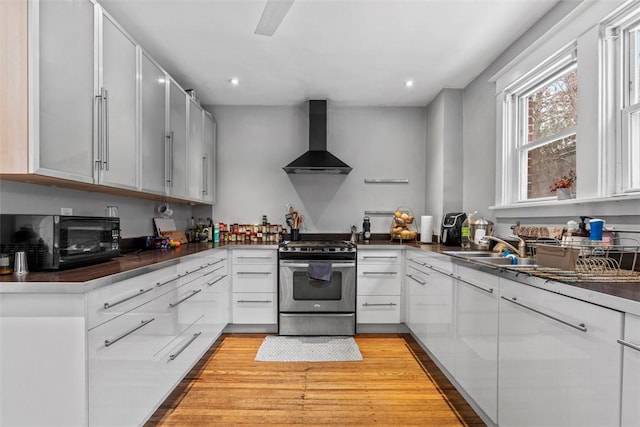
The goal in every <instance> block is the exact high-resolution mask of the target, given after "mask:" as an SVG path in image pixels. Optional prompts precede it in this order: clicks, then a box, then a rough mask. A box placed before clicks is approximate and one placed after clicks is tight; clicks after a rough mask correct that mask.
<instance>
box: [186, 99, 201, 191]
mask: <svg viewBox="0 0 640 427" xmlns="http://www.w3.org/2000/svg"><path fill="white" fill-rule="evenodd" d="M203 117H204V115H203V112H202V108H201V107H200V106H199V105H198V104H197V103H196V102H195V101H194V100H193V99H189V140H188V144H187V196H188V197H189V198H190V199H194V200H201V199H202V198H203V194H204V193H203V192H204V182H203V171H204V163H205V161H206V157H205V155H204V151H203V150H202V131H203Z"/></svg>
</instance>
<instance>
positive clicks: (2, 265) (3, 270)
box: [0, 254, 13, 275]
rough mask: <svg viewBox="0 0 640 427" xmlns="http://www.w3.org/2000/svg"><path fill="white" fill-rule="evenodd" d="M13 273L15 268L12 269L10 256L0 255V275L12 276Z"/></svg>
mask: <svg viewBox="0 0 640 427" xmlns="http://www.w3.org/2000/svg"><path fill="white" fill-rule="evenodd" d="M11 273H13V268H11V262H10V260H9V255H7V254H0V274H1V275H5V274H11Z"/></svg>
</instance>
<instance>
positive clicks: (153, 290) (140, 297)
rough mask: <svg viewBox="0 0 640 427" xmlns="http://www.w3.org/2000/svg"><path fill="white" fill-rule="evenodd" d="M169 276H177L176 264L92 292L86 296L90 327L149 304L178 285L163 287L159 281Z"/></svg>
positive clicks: (161, 281) (88, 327)
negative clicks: (161, 287)
mask: <svg viewBox="0 0 640 427" xmlns="http://www.w3.org/2000/svg"><path fill="white" fill-rule="evenodd" d="M167 277H177V273H176V267H175V266H172V267H167V268H163V269H161V270H158V271H154V272H151V273H147V274H144V275H140V276H137V277H132V278H130V279H126V280H123V281H121V282H117V283H114V284H111V285H107V286H103V287H101V288H98V289H95V290H93V291H91V292H89V293H88V294H87V296H86V304H87V329H92V328H95V327H96V326H98V325H101V324H103V323H105V322H107V321H109V320H111V319H113V318H115V317H118V316H120V315H122V314H123V313H126V312H128V311H130V310H132V309H134V308H136V307H138V306H140V305H143V304H146V303H148V302H149V301H150V300H152V299H153V298H155V297H157V296H158V295H160V294H161V293H162V292H163V291H166V290H167V289H169V288H171V287H174V286H175V285H176V284H175V283H174V284H167V286H166V287H164V288H163V289H160V288H159V287H158V286H157V284H158V283H163V281H164V280H166V278H167Z"/></svg>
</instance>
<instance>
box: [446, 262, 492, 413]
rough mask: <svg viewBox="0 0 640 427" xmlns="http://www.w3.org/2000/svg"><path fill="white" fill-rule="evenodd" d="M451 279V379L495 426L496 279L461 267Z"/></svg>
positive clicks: (458, 267) (457, 268)
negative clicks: (453, 300) (453, 294)
mask: <svg viewBox="0 0 640 427" xmlns="http://www.w3.org/2000/svg"><path fill="white" fill-rule="evenodd" d="M455 276H456V280H455V291H456V296H455V310H454V311H455V333H454V340H455V342H454V353H455V368H454V370H455V378H456V381H457V382H458V383H459V384H460V386H462V388H463V389H464V390H465V391H466V393H467V394H468V395H469V396H470V397H471V398H472V399H473V400H474V401H475V402H476V404H477V405H478V406H479V407H480V408H481V409H482V410H483V411H484V412H485V414H486V415H487V416H488V417H489V418H490V419H491V421H493V422H494V423H497V420H498V301H499V297H498V276H495V275H492V274H488V273H484V272H481V271H478V270H475V269H472V268H467V267H464V266H461V265H457V266H456V271H455Z"/></svg>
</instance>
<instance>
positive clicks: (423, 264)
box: [407, 258, 426, 266]
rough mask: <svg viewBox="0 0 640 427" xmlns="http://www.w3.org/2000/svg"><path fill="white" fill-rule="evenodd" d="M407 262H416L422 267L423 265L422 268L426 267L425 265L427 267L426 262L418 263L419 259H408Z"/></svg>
mask: <svg viewBox="0 0 640 427" xmlns="http://www.w3.org/2000/svg"><path fill="white" fill-rule="evenodd" d="M407 261H411V262H415V263H416V264H420V265H422V266H425V265H426V264H425V263H424V262H422V261H418V260H417V259H415V258H407Z"/></svg>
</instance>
